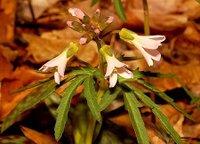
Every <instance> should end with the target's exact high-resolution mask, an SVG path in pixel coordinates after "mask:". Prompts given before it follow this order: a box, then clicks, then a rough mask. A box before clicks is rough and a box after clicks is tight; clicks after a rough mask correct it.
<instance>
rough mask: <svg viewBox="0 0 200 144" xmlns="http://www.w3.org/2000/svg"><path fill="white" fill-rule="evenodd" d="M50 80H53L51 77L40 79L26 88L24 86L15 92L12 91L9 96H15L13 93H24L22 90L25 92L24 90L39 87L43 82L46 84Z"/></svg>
mask: <svg viewBox="0 0 200 144" xmlns="http://www.w3.org/2000/svg"><path fill="white" fill-rule="evenodd" d="M52 79H53V77H50V78H46V79H42V80H38V81H37V82H36V83H34V84H31V85H28V86H25V87H22V88H20V89H18V90H16V91H13V92H12V93H11V94H15V93H18V92H21V91H24V90H26V89H30V88H33V87H36V86H38V85H41V84H43V83H45V82H48V81H50V80H52Z"/></svg>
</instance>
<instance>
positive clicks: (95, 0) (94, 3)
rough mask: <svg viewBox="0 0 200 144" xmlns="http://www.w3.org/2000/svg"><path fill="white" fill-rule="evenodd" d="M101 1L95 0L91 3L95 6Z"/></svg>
mask: <svg viewBox="0 0 200 144" xmlns="http://www.w3.org/2000/svg"><path fill="white" fill-rule="evenodd" d="M99 1H100V0H93V1H92V3H91V7H92V6H94V5H96V4H97V3H98V2H99Z"/></svg>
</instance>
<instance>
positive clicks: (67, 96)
mask: <svg viewBox="0 0 200 144" xmlns="http://www.w3.org/2000/svg"><path fill="white" fill-rule="evenodd" d="M85 78H86V77H78V78H76V79H75V80H73V81H72V82H71V83H70V85H69V86H68V87H67V88H66V89H65V90H64V91H63V94H64V97H63V98H62V100H61V102H60V105H59V107H58V109H57V117H56V124H55V127H54V131H55V138H56V140H59V139H60V138H61V136H62V133H63V131H64V128H65V124H66V122H67V119H68V112H69V109H70V104H71V99H72V97H73V95H74V93H75V91H76V89H77V88H78V86H79V85H80V84H81V83H82V82H83V81H84V79H85Z"/></svg>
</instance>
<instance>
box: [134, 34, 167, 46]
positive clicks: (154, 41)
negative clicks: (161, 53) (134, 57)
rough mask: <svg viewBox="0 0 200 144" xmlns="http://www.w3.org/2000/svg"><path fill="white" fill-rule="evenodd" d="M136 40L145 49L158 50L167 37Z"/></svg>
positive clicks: (139, 37)
mask: <svg viewBox="0 0 200 144" xmlns="http://www.w3.org/2000/svg"><path fill="white" fill-rule="evenodd" d="M136 40H137V41H138V42H139V43H140V44H141V45H142V47H144V48H145V49H157V48H158V46H160V45H161V42H162V41H164V40H165V36H159V35H156V36H137V37H136Z"/></svg>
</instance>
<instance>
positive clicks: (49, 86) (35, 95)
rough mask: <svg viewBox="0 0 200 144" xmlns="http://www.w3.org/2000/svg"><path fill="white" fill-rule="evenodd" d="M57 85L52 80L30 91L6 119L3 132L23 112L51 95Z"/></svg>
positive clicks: (2, 128)
mask: <svg viewBox="0 0 200 144" xmlns="http://www.w3.org/2000/svg"><path fill="white" fill-rule="evenodd" d="M56 85H57V84H56V83H55V82H54V80H51V81H50V82H47V83H44V84H43V85H42V86H40V87H38V88H36V89H34V90H33V91H32V92H31V93H29V94H28V95H27V96H26V97H25V98H24V99H23V100H22V101H21V102H20V103H19V104H18V105H17V106H16V107H15V109H14V110H13V111H12V112H11V113H10V114H9V115H8V116H7V117H6V118H5V119H4V121H3V124H2V127H1V133H2V132H4V131H5V130H6V129H7V128H8V127H10V126H11V125H12V124H13V123H14V122H15V121H16V120H17V118H18V117H19V116H20V115H21V114H23V113H24V112H25V111H27V110H29V109H31V108H32V107H33V106H34V105H36V104H38V103H39V102H40V101H41V100H44V99H45V98H46V97H48V96H49V95H51V94H52V93H53V92H54V90H55V87H56Z"/></svg>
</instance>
